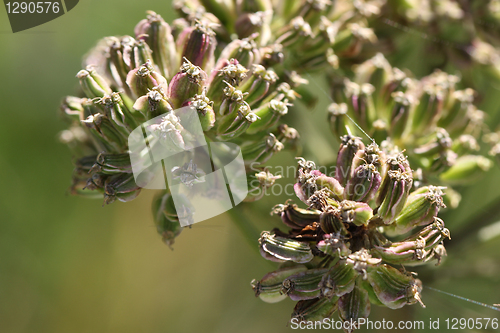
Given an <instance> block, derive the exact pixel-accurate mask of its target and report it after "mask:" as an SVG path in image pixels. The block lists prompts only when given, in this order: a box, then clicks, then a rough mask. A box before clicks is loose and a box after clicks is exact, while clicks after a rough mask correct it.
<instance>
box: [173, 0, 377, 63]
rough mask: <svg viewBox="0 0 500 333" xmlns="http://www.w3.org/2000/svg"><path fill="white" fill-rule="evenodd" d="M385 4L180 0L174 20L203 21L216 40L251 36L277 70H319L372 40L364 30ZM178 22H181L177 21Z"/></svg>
mask: <svg viewBox="0 0 500 333" xmlns="http://www.w3.org/2000/svg"><path fill="white" fill-rule="evenodd" d="M384 3H385V0H368V1H367V0H356V1H330V0H300V1H293V2H286V1H271V0H259V1H254V0H251V1H235V0H223V1H216V0H179V1H176V2H174V6H175V8H176V9H177V11H178V12H179V14H180V15H181V16H182V18H183V19H181V20H180V21H178V22H184V23H182V24H187V23H185V21H187V22H192V21H193V20H196V19H199V18H203V19H205V20H208V21H210V22H213V23H214V24H217V28H216V29H217V31H218V38H219V39H220V40H221V42H230V40H231V38H233V36H237V37H238V38H250V39H252V40H253V41H254V42H255V43H256V44H257V45H258V47H259V48H260V50H261V54H262V57H263V59H264V61H265V64H268V65H273V66H275V67H279V68H277V71H281V70H283V69H293V70H297V71H302V72H303V71H308V72H310V71H314V70H323V69H325V68H328V67H331V66H333V67H336V66H338V62H339V59H350V58H353V57H356V56H358V55H359V54H360V52H361V51H362V46H363V44H365V43H373V42H375V41H376V40H377V38H376V36H375V34H374V33H373V31H372V29H371V28H369V27H368V25H369V22H370V20H371V18H373V17H376V16H377V15H378V14H379V13H380V8H381V7H382V5H383V4H384ZM179 24H180V23H179Z"/></svg>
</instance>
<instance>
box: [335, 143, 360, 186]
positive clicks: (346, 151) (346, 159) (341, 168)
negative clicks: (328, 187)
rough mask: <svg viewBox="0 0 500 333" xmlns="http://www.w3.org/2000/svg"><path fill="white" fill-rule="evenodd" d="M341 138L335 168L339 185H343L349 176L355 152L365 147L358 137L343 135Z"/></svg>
mask: <svg viewBox="0 0 500 333" xmlns="http://www.w3.org/2000/svg"><path fill="white" fill-rule="evenodd" d="M340 139H341V144H340V148H339V152H338V155H337V167H336V169H335V178H336V179H337V180H338V181H339V183H340V185H342V186H345V185H346V184H347V181H348V180H349V178H350V177H351V173H352V170H351V166H352V162H353V159H354V156H355V155H356V153H357V152H358V151H360V150H364V149H365V145H364V144H363V142H362V141H361V139H360V138H358V137H355V136H351V135H344V136H343V137H341V138H340Z"/></svg>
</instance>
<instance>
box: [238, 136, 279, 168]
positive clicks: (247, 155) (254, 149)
mask: <svg viewBox="0 0 500 333" xmlns="http://www.w3.org/2000/svg"><path fill="white" fill-rule="evenodd" d="M283 147H284V146H283V144H282V143H281V142H279V141H278V140H277V139H276V137H275V136H274V134H272V133H271V134H269V135H268V136H266V137H265V138H264V140H262V141H259V142H257V143H251V144H247V145H245V146H243V147H241V151H242V153H243V157H244V159H245V163H246V164H251V163H252V162H257V163H259V164H261V163H264V162H266V161H267V160H268V159H269V158H271V156H273V154H274V153H277V152H279V151H281V150H282V149H283Z"/></svg>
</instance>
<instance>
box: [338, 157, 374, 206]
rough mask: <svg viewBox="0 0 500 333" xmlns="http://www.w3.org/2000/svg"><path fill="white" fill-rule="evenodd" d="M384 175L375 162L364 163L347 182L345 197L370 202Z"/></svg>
mask: <svg viewBox="0 0 500 333" xmlns="http://www.w3.org/2000/svg"><path fill="white" fill-rule="evenodd" d="M381 182H382V176H380V173H379V172H378V170H377V168H376V167H375V166H374V165H373V164H363V165H361V166H359V167H357V168H356V169H355V170H354V172H353V175H352V177H351V179H349V181H348V182H347V185H346V187H345V190H344V197H345V198H346V199H348V200H353V201H364V202H369V201H370V200H371V199H373V198H374V197H375V194H376V193H377V191H378V189H379V187H380V184H381Z"/></svg>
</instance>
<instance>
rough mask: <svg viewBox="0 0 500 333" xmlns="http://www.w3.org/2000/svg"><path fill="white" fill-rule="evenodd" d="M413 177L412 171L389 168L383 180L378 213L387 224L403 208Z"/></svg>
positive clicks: (378, 200)
mask: <svg viewBox="0 0 500 333" xmlns="http://www.w3.org/2000/svg"><path fill="white" fill-rule="evenodd" d="M412 183H413V179H412V174H411V171H410V172H408V171H407V172H401V171H400V170H389V171H388V172H387V175H386V176H385V177H384V180H383V182H382V185H381V188H380V192H379V196H378V198H377V202H380V206H379V207H378V209H377V215H378V216H379V217H380V218H381V219H382V221H383V222H384V223H385V224H390V223H392V222H393V221H394V219H395V218H396V216H398V214H399V213H400V212H401V211H402V210H403V207H404V206H405V204H406V199H407V198H408V195H409V193H410V190H411V187H412Z"/></svg>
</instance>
